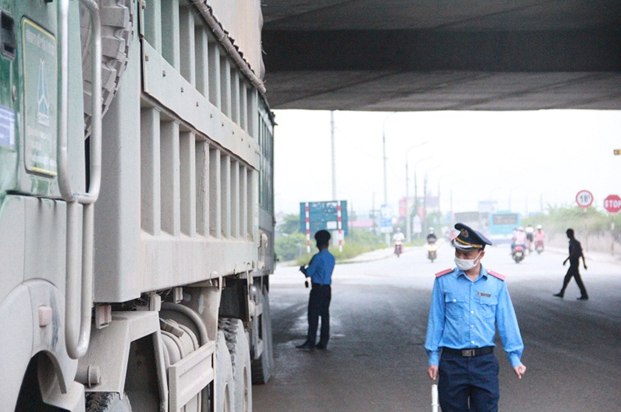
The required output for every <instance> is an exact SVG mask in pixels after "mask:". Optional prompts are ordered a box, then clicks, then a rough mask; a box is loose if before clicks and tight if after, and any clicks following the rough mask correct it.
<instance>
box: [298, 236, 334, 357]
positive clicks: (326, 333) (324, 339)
mask: <svg viewBox="0 0 621 412" xmlns="http://www.w3.org/2000/svg"><path fill="white" fill-rule="evenodd" d="M315 240H316V241H317V249H319V252H318V253H317V254H315V255H314V256H313V258H312V259H311V261H310V263H309V264H308V266H307V267H304V266H300V271H301V272H302V273H304V276H307V277H310V278H311V282H312V289H311V292H310V297H309V299H308V335H307V337H306V341H305V342H304V343H303V344H301V345H299V346H296V347H297V348H300V349H302V348H308V349H313V348H317V349H327V348H328V340H330V300H331V299H332V288H331V286H330V285H331V284H332V272H333V271H334V264H335V261H334V256H332V254H331V253H330V252H329V251H328V247H329V246H330V232H328V231H327V230H320V231H318V232H317V233H315ZM320 316H321V334H320V338H319V343H318V344H317V345H315V342H316V340H317V327H318V325H319V317H320Z"/></svg>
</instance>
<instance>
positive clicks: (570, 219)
mask: <svg viewBox="0 0 621 412" xmlns="http://www.w3.org/2000/svg"><path fill="white" fill-rule="evenodd" d="M611 223H614V230H613V235H614V236H615V237H616V238H619V236H620V235H621V232H620V231H621V215H619V214H617V215H614V216H611V215H610V214H608V212H605V211H602V210H597V209H596V208H594V207H588V208H586V211H585V209H583V208H581V207H578V206H572V207H566V206H561V207H557V206H548V210H547V212H546V213H545V214H540V215H537V216H530V217H528V218H524V220H523V222H522V224H523V225H524V226H526V225H528V224H530V225H532V226H533V227H537V225H541V226H542V227H543V230H544V231H545V232H546V233H565V231H566V230H567V228H573V229H574V230H575V231H579V232H587V233H588V234H589V235H599V234H602V233H610V231H611Z"/></svg>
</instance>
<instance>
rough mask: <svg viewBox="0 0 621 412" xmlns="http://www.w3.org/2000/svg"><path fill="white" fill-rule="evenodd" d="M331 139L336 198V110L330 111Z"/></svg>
mask: <svg viewBox="0 0 621 412" xmlns="http://www.w3.org/2000/svg"><path fill="white" fill-rule="evenodd" d="M330 140H331V142H332V200H337V199H336V149H335V146H336V145H335V144H334V110H333V111H331V112H330Z"/></svg>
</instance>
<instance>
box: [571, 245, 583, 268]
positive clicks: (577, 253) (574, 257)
mask: <svg viewBox="0 0 621 412" xmlns="http://www.w3.org/2000/svg"><path fill="white" fill-rule="evenodd" d="M581 257H582V245H580V242H578V241H577V240H576V239H569V263H571V264H572V265H579V264H580V258H581Z"/></svg>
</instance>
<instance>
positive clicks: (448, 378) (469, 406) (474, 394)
mask: <svg viewBox="0 0 621 412" xmlns="http://www.w3.org/2000/svg"><path fill="white" fill-rule="evenodd" d="M439 369H440V378H439V381H438V397H439V400H440V406H441V407H442V411H443V412H497V411H498V400H499V399H500V385H499V383H498V370H499V367H498V359H496V356H495V355H494V354H493V353H490V354H488V355H482V356H474V357H469V358H468V357H462V356H461V355H458V354H449V353H442V356H441V358H440V365H439Z"/></svg>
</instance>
